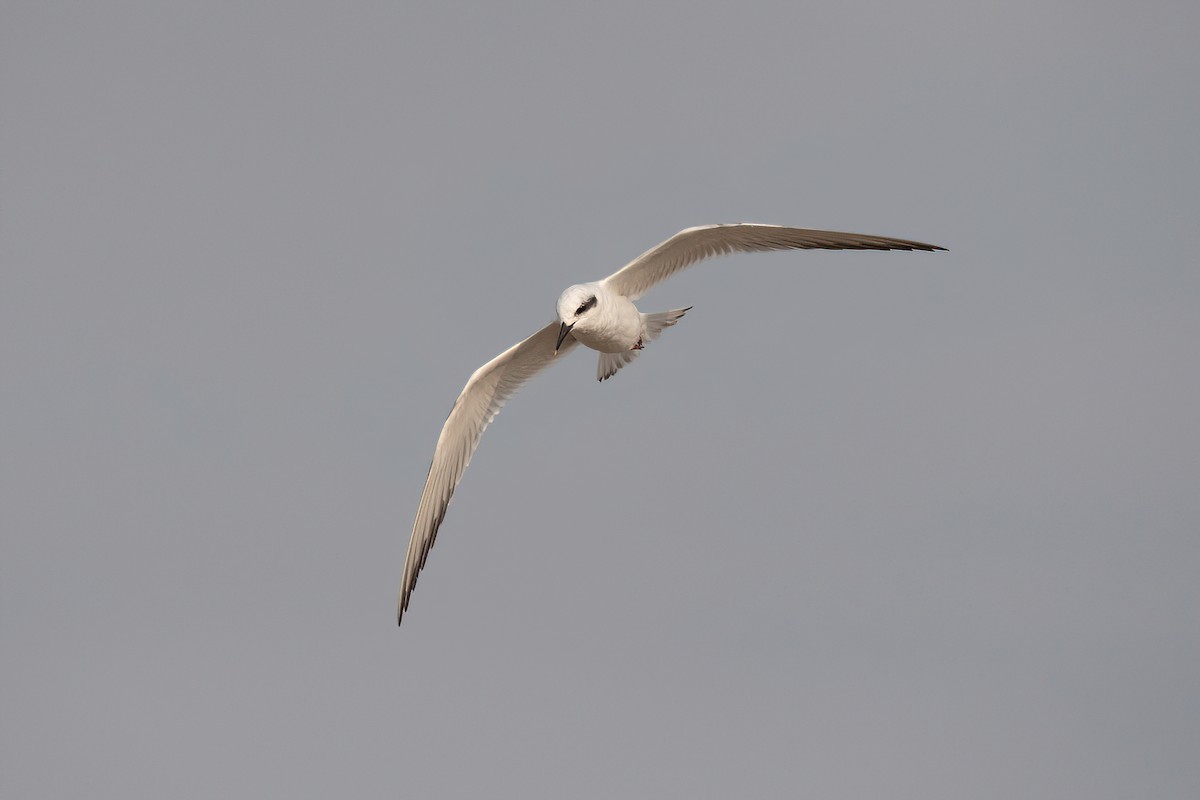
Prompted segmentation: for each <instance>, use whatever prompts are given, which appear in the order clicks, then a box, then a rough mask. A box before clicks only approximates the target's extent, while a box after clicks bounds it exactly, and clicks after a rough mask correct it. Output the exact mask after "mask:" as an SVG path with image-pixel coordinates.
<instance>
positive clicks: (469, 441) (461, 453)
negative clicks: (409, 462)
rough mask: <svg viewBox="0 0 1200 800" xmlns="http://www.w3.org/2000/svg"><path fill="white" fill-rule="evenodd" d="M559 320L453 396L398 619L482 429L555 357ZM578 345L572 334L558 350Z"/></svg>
mask: <svg viewBox="0 0 1200 800" xmlns="http://www.w3.org/2000/svg"><path fill="white" fill-rule="evenodd" d="M558 328H559V322H558V320H555V321H554V322H552V323H550V324H549V325H547V326H546V327H544V328H542V329H541V330H540V331H538V332H537V333H535V334H534V335H533V336H530V337H529V338H528V339H526V340H525V341H523V342H519V343H517V344H515V345H513V346H512V347H510V348H508V349H507V350H505V351H504V352H503V353H501V354H500V355H498V356H496V357H495V358H493V359H492V360H491V361H489V362H488V363H486V364H484V365H483V366H482V367H480V368H479V369H477V370H475V374H474V375H472V376H471V379H470V380H468V381H467V385H466V386H465V387H463V390H462V394H460V395H459V396H458V399H457V400H456V401H454V408H452V409H451V410H450V416H449V417H447V418H446V424H445V425H443V426H442V433H441V435H440V436H438V441H437V447H436V448H435V449H434V451H433V463H432V464H430V465H429V477H427V478H426V479H425V491H423V492H422V493H421V503H420V505H418V506H417V518H416V520H415V521H414V522H413V529H412V538H410V539H409V540H408V555H407V556H405V559H404V577H403V578H402V579H401V582H400V600H399V603H398V610H397V614H396V617H397V620H399V619H401V618H403V616H404V610H405V609H406V608H408V600H409V597H410V596H411V595H412V591H413V588H414V587H415V586H416V585H417V573H419V572H420V571H421V569H422V568H423V567H424V566H425V559H426V557H427V556H428V555H429V548H431V547H433V541H434V539H436V538H437V532H438V526H440V525H441V524H442V519H443V518H444V517H445V516H446V507H447V506H448V505H450V497H451V496H452V495H453V494H454V489H455V487H456V486H458V482H459V481H460V480H461V479H462V474H463V471H464V470H466V468H467V465H468V464H470V463H471V456H472V454H474V452H475V448H477V447H479V440H480V439H481V438H482V437H483V432H484V430H485V429H486V428H487V426H488V425H489V424H491V422H492V420H493V419H495V418H496V415H497V414H499V413H500V409H501V408H503V406H504V404H505V403H506V402H508V399H509V398H510V397H512V396H513V394H514V393H516V391H517V389H519V388H521V386H522V385H524V383H525V382H526V381H528V380H529V379H530V378H532V377H533V376H534V375H536V374H537V373H538V372H541V371H542V369H544V368H545V367H547V366H548V365H549V364H550V363H552V362H553V361H554V360H555V354H554V344H555V341H556V340H557V339H558ZM574 346H575V339H574V338H573V337H570V336H568V337H567V339H566V341H564V342H563V343H562V347H560V348H559V354H560V355H561V354H562V353H564V352H566V351H568V350H570V349H571V348H573V347H574Z"/></svg>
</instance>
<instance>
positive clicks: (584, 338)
mask: <svg viewBox="0 0 1200 800" xmlns="http://www.w3.org/2000/svg"><path fill="white" fill-rule="evenodd" d="M571 332H572V333H573V334H574V336H575V338H576V339H577V340H578V341H579V343H580V344H583V345H586V346H588V347H590V348H592V349H593V350H599V351H600V352H601V353H622V352H624V351H626V350H630V349H632V348H633V346H634V345H635V344H637V343H638V340H639V339H641V338H642V315H641V312H639V311H638V310H637V306H635V305H634V304H633V303H632V302H631V301H630V300H629V299H628V298H625V297H622V296H620V295H609V296H608V297H605V298H604V299H603V300H602V301H601V302H600V303H598V304H597V305H596V308H595V309H594V310H593V311H592V313H590V314H586V315H585V316H583V317H582V318H581V319H580V320H579V322H577V323H576V324H575V327H574V329H573V330H572V331H571Z"/></svg>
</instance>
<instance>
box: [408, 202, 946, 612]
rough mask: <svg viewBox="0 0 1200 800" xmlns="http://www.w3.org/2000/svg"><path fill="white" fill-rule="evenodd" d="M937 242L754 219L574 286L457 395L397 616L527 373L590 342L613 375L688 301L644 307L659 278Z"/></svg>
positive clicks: (432, 469)
mask: <svg viewBox="0 0 1200 800" xmlns="http://www.w3.org/2000/svg"><path fill="white" fill-rule="evenodd" d="M945 249H946V248H944V247H938V246H937V245H932V244H923V243H922V242H913V241H909V240H907V239H893V238H890V237H887V236H867V235H864V234H859V233H838V232H836V231H819V230H810V229H805V228H785V227H781V226H778V225H757V224H750V223H743V224H734V225H706V226H703V227H698V228H688V229H686V230H682V231H680V232H679V233H677V234H675V235H674V236H672V237H671V238H670V239H667V240H666V241H665V242H663V243H662V244H660V245H658V246H657V247H655V248H653V249H650V250H647V251H646V252H645V253H642V254H641V255H640V256H638V257H637V258H635V259H634V260H633V261H631V262H629V263H628V264H626V265H625V266H624V267H623V268H621V269H620V270H618V271H616V272H614V273H613V274H612V275H609V276H608V277H607V278H605V279H604V280H602V281H596V282H594V283H581V284H577V285H575V286H571V287H569V288H568V289H567V290H566V291H564V292H563V293H562V294H561V295H560V296H559V298H558V319H556V320H554V321H553V322H551V323H550V324H549V325H547V326H546V327H544V328H542V329H541V330H540V331H538V332H537V333H535V334H533V335H532V336H530V337H529V338H528V339H526V340H525V341H523V342H519V343H517V344H515V345H513V346H512V347H510V348H508V349H507V350H505V351H504V352H503V353H501V354H500V355H498V356H496V357H495V358H493V359H492V360H491V361H489V362H488V363H486V364H484V365H483V366H482V367H480V368H479V369H477V370H475V374H474V375H472V376H471V379H470V380H468V381H467V385H466V386H465V387H464V388H463V390H462V394H460V395H459V396H458V400H456V401H455V402H454V408H452V409H451V410H450V416H449V417H447V418H446V424H445V425H443V426H442V433H441V435H440V436H439V437H438V441H437V447H436V448H435V449H434V451H433V463H432V464H431V465H430V466H429V476H428V477H427V478H426V479H425V491H423V492H422V493H421V503H420V505H418V506H417V517H416V520H415V521H414V522H413V529H412V538H410V539H409V541H408V555H407V556H406V557H405V559H404V575H403V578H402V579H401V583H400V600H399V603H398V609H397V620H401V619H403V617H404V612H405V610H406V609H407V608H408V601H409V599H410V597H411V596H412V591H413V588H414V587H415V586H416V585H417V574H418V573H419V572H420V571H421V569H423V568H424V566H425V559H426V558H427V557H428V556H429V548H430V547H432V546H433V542H434V539H435V538H436V537H437V532H438V527H439V526H440V525H441V524H442V520H443V519H444V518H445V516H446V507H447V506H448V505H449V504H450V497H451V496H452V495H453V494H454V489H455V487H456V486H458V482H459V480H461V479H462V474H463V471H464V470H465V469H466V468H467V465H468V464H469V463H471V455H472V454H473V453H474V452H475V448H477V447H478V446H479V440H480V438H481V437H482V436H483V431H484V429H486V428H487V426H488V425H489V424H490V423H491V421H492V420H493V419H495V418H496V415H497V414H498V413H500V409H501V408H502V407H503V406H504V404H505V403H506V402H507V401H508V399H509V398H510V397H512V396H513V394H514V393H515V392H516V391H517V389H519V388H520V387H521V386H522V385H523V384H524V383H525V382H526V381H528V380H529V379H530V378H532V377H533V376H534V375H536V374H537V373H538V372H540V371H541V370H542V369H544V368H545V367H547V366H549V365H550V364H551V363H552V362H554V361H555V359H556V357H557V356H558V354H559V353H565V352H567V351H568V350H571V349H573V348H574V347H575V344H576V343H577V342H578V343H581V344H584V345H586V346H588V347H590V348H592V349H593V350H597V351H599V352H600V364H599V367H598V368H597V371H596V378H597V379H598V380H601V381H602V380H604V379H606V378H610V377H612V376H613V374H615V373H616V371H617V370H619V369H620V368H621V367H623V366H625V365H626V364H628V363H629V362H631V361H633V359H634V358H636V357H637V354H638V353H640V352H641V350H642V348H643V347H645V346H646V345H647V344H649V343H650V342H652V341H653V340H654V339H655V337H657V336H658V335H659V334H660V333H662V331H663V329H664V328H669V327H671V326H672V325H674V324H675V323H676V322H678V321H679V318H680V317H682V316H683V315H684V314H685V313H687V311H688V310H689V309H690V306H689V307H688V308H681V309H677V310H675V311H660V312H658V313H656V314H643V313H641V312H640V311H638V309H637V306H635V305H634V304H633V301H634V300H637V299H638V298H640V297H641V296H642V295H644V294H645V293H646V292H647V291H649V290H650V289H651V288H653V287H654V286H656V285H657V284H659V283H661V282H662V281H664V280H666V279H667V278H669V277H671V276H672V275H674V274H675V273H676V272H679V271H680V270H682V269H683V268H685V267H688V266H691V265H692V264H695V263H696V262H697V261H700V260H702V259H705V258H709V257H712V256H719V255H726V254H728V253H733V252H757V251H764V250H945Z"/></svg>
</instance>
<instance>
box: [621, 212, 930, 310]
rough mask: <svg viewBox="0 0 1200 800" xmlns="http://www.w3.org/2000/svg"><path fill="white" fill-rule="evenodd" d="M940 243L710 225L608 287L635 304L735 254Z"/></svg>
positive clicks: (655, 251)
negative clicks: (705, 263) (701, 265)
mask: <svg viewBox="0 0 1200 800" xmlns="http://www.w3.org/2000/svg"><path fill="white" fill-rule="evenodd" d="M945 249H946V248H944V247H938V246H937V245H934V244H924V243H923V242H913V241H909V240H908V239H893V238H891V237H889V236H868V235H866V234H862V233H839V232H837V231H818V230H812V229H809V228H785V227H783V226H780V225H756V224H753V223H736V224H733V225H704V226H702V227H699V228H687V229H686V230H682V231H680V232H679V233H677V234H675V235H674V236H672V237H671V238H670V239H667V240H666V241H665V242H663V243H662V244H660V245H658V246H657V247H654V248H651V249H650V250H647V251H646V252H644V253H642V254H641V255H640V256H638V257H637V258H635V259H634V260H633V261H630V262H629V263H628V264H626V265H625V266H624V267H622V268H621V269H620V270H618V271H617V272H614V273H613V274H612V275H609V276H608V277H607V278H605V279H604V280H603V281H602V283H603V284H604V285H605V286H606V287H607V288H609V289H612V290H613V291H615V292H616V293H617V294H621V295H624V296H625V297H628V298H629V299H630V300H637V299H638V298H639V297H641V296H642V295H644V294H645V293H646V292H648V291H650V289H651V288H653V287H654V286H657V285H658V284H660V283H662V282H663V281H665V280H666V279H667V278H669V277H671V276H672V275H674V274H675V273H676V272H679V271H680V270H681V269H683V268H684V267H690V266H691V265H692V264H695V263H696V262H697V261H701V260H703V259H705V258H711V257H713V256H723V255H727V254H729V253H735V252H741V253H753V252H759V251H763V250H945Z"/></svg>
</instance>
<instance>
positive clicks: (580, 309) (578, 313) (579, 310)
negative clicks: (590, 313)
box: [575, 303, 587, 316]
mask: <svg viewBox="0 0 1200 800" xmlns="http://www.w3.org/2000/svg"><path fill="white" fill-rule="evenodd" d="M584 311H587V303H584V304H583V305H581V306H580V307H579V308H577V309H575V316H579V315H580V314H582V313H583V312H584Z"/></svg>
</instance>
